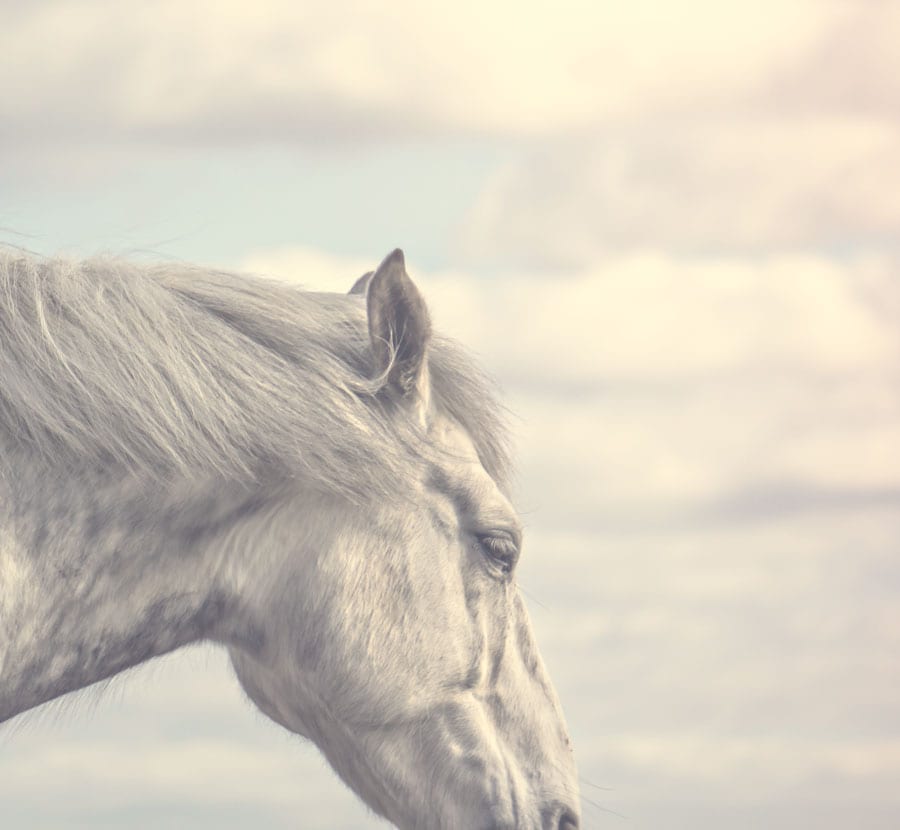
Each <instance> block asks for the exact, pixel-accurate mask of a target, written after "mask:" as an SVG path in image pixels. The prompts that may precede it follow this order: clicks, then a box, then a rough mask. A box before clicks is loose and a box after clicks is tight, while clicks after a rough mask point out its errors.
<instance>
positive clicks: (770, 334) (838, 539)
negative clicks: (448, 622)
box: [0, 0, 900, 830]
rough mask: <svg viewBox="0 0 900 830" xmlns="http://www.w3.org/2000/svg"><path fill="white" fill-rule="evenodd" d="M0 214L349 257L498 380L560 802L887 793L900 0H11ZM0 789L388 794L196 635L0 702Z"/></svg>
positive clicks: (896, 620) (885, 809)
mask: <svg viewBox="0 0 900 830" xmlns="http://www.w3.org/2000/svg"><path fill="white" fill-rule="evenodd" d="M0 19H2V25H0V55H2V58H0V241H2V242H4V243H6V244H11V245H18V246H22V247H26V248H29V249H31V250H35V251H39V252H42V253H47V254H54V253H65V254H70V255H82V254H91V253H97V252H113V253H117V254H122V255H126V256H131V257H137V258H142V259H160V258H166V259H173V258H174V259H184V260H189V261H192V262H199V263H206V264H209V265H215V266H226V267H229V268H234V269H240V270H247V271H252V272H255V273H259V274H266V275H270V276H277V277H281V278H284V279H289V280H292V281H296V282H299V283H301V284H303V285H305V286H307V287H309V288H311V289H323V290H347V289H349V287H350V286H351V285H352V283H353V282H354V280H355V279H356V277H358V276H359V275H360V274H361V273H362V272H363V271H366V270H369V269H371V268H372V267H374V266H375V265H376V264H377V263H378V262H379V261H380V259H381V258H382V257H383V256H384V255H385V254H386V253H387V252H389V251H390V250H392V249H393V248H394V247H398V246H399V247H402V248H403V249H404V250H405V252H406V256H407V264H408V269H409V271H410V273H411V274H412V276H413V277H414V279H415V280H416V281H417V284H418V285H419V287H420V288H421V290H422V292H423V294H424V296H425V297H426V300H427V301H428V303H429V308H430V310H431V313H432V316H433V318H434V321H435V325H436V327H437V328H438V329H440V330H442V331H443V332H445V333H447V334H450V335H453V336H456V337H458V338H459V339H460V340H461V341H463V342H464V343H466V344H467V345H468V346H469V347H470V348H471V349H473V350H474V351H475V352H476V353H477V354H478V355H479V356H480V358H481V360H482V362H483V364H484V366H485V367H486V368H487V369H488V371H489V372H491V373H492V374H493V375H494V376H495V377H496V378H497V381H498V384H499V385H500V387H501V388H502V390H503V394H504V397H505V400H506V401H507V403H508V404H509V406H510V408H511V410H512V411H513V413H514V414H515V418H514V425H515V430H516V439H517V446H518V458H519V475H518V486H517V497H516V502H517V505H518V507H519V509H520V510H521V512H522V515H523V519H524V522H525V525H526V540H527V541H526V546H525V551H524V554H523V558H522V561H521V565H520V574H519V581H520V584H521V585H522V587H523V589H524V590H525V592H526V597H527V602H528V604H529V607H530V611H531V615H532V620H533V623H534V628H535V631H536V635H537V639H538V642H539V644H540V647H541V650H542V653H543V655H544V658H545V661H546V663H547V664H548V667H549V669H550V673H551V675H552V677H553V679H554V682H555V684H556V687H557V690H558V692H559V695H560V697H561V699H562V703H563V707H564V709H565V711H566V714H567V718H568V721H569V725H570V729H571V732H572V735H573V739H574V744H575V748H576V755H577V759H578V761H579V767H580V774H581V777H582V791H583V796H584V797H585V798H584V803H583V805H582V806H583V813H584V825H585V827H586V828H609V830H660V829H661V830H680V828H685V829H686V828H691V830H713V828H716V830H720V828H722V827H727V828H729V830H745V829H746V830H750V828H768V829H769V830H798V828H807V827H816V828H819V830H837V828H841V829H842V830H843V828H846V827H856V828H864V830H881V828H884V830H887V828H895V827H897V826H900V789H898V787H897V782H898V781H900V602H898V598H900V549H898V548H900V544H898V539H900V463H898V461H900V334H898V326H897V320H898V315H900V269H898V265H900V164H898V162H897V159H898V158H900V50H897V48H896V44H897V43H898V42H900V5H898V4H897V3H893V2H889V1H888V0H853V2H850V0H834V1H832V0H814V1H813V0H810V2H805V1H804V0H787V1H785V0H780V2H774V0H758V1H757V2H755V3H753V4H749V3H733V2H721V0H718V1H717V2H713V0H682V2H677V3H676V2H650V0H633V2H630V3H628V4H624V3H609V2H599V0H593V1H592V2H577V1H576V0H555V1H554V2H553V3H550V2H549V1H548V0H532V2H529V3H527V4H523V3H522V2H518V3H512V2H505V0H504V1H503V2H492V1H491V0H488V2H480V3H475V2H470V0H459V2H456V3H453V4H444V3H442V4H437V3H432V2H410V0H397V2H394V3H392V4H390V5H385V4H379V3H375V2H362V0H360V1H359V2H346V0H332V1H331V2H328V3H324V2H319V0H309V2H304V3H300V4H298V3H294V2H276V0H257V1H256V2H254V3H252V4H248V3H238V2H223V1H222V0H220V1H219V2H215V3H213V2H211V1H210V2H206V1H204V0H178V2H166V0H161V2H157V3H154V4H122V3H118V4H115V3H111V2H84V1H82V2H28V3H25V2H22V1H21V0H13V2H10V0H0ZM0 804H2V808H0V818H2V823H3V827H4V828H7V827H8V828H11V830H13V829H14V830H19V828H22V830H57V829H58V828H60V829H61V828H67V829H68V828H105V827H110V828H111V827H124V826H127V827H130V828H135V829H136V830H150V828H153V829H154V830H156V829H157V828H184V827H192V828H194V827H196V828H213V827H215V828H220V829H225V830H227V828H244V827H246V826H248V825H250V824H252V826H254V827H255V828H258V830H270V829H271V830H281V828H294V827H304V828H310V830H325V828H335V829H336V830H343V829H344V828H346V829H347V830H349V828H368V827H372V828H375V827H381V826H385V825H384V824H383V823H382V822H380V821H379V820H377V819H375V818H374V817H372V816H371V815H369V814H368V813H367V811H366V810H365V808H364V807H362V806H361V805H360V804H359V803H358V802H357V800H356V798H355V796H353V795H352V793H351V792H350V791H349V790H347V789H346V788H345V787H344V786H343V785H342V784H341V783H340V782H339V781H338V780H337V779H336V777H335V776H334V775H333V774H332V773H331V772H330V770H329V769H328V768H327V766H326V765H325V763H324V761H322V760H321V759H320V758H319V756H318V754H317V753H316V751H315V750H314V748H313V747H312V746H310V745H309V744H305V743H303V742H302V741H301V740H300V739H299V738H297V737H295V736H291V735H289V734H288V733H287V732H285V731H284V730H281V729H280V728H279V727H277V726H275V725H274V724H271V723H270V722H268V721H267V720H266V719H265V718H264V717H263V716H262V715H261V714H259V713H257V712H255V711H254V710H253V709H252V707H251V705H250V704H249V703H247V702H246V701H245V700H244V699H243V698H242V695H241V693H240V692H239V690H238V688H237V684H236V682H235V681H234V679H233V677H232V676H231V674H230V670H229V668H228V666H227V661H226V659H225V657H224V655H222V654H221V653H219V652H217V651H216V650H214V649H213V648H211V647H208V646H203V647H197V648H193V649H188V650H186V651H184V652H182V653H180V654H177V655H174V656H172V657H169V658H165V659H163V660H159V661H156V662H155V663H153V664H151V665H150V666H148V667H146V668H142V669H139V670H136V671H134V672H131V673H130V674H129V675H128V676H127V677H126V678H124V679H119V680H116V681H115V682H114V683H112V684H111V685H110V686H109V687H108V688H107V689H106V691H105V692H104V693H103V694H102V695H100V694H98V693H96V692H95V691H93V690H91V691H89V692H86V693H83V694H80V695H76V696H72V697H71V698H70V699H66V700H64V701H62V702H60V703H58V704H52V705H50V706H48V707H43V708H42V709H40V710H38V711H36V712H35V713H32V714H29V715H26V716H25V717H23V718H20V719H18V720H17V721H16V722H14V723H12V724H11V725H9V726H7V727H5V728H4V730H3V731H2V733H0Z"/></svg>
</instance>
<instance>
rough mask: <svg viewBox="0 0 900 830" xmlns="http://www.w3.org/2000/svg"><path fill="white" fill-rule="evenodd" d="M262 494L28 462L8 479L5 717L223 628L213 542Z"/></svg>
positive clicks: (3, 534) (0, 584) (0, 564)
mask: <svg viewBox="0 0 900 830" xmlns="http://www.w3.org/2000/svg"><path fill="white" fill-rule="evenodd" d="M254 503H255V502H254V499H253V498H252V497H250V496H249V495H248V494H247V493H242V494H239V495H236V494H235V493H234V492H232V493H231V494H230V495H229V496H226V495H224V494H221V493H211V492H207V494H206V495H205V496H204V497H199V496H198V495H197V492H196V490H195V491H194V492H193V493H192V494H191V493H189V492H187V491H186V492H185V493H181V494H178V493H172V492H169V493H167V494H166V495H165V496H162V495H160V494H159V493H157V494H155V495H154V494H151V493H150V492H149V491H148V490H147V489H143V490H141V489H139V488H138V487H137V485H136V484H135V483H134V482H133V481H131V482H129V481H127V480H125V481H119V482H116V483H114V482H109V481H107V482H105V483H104V482H102V481H100V480H98V479H95V480H94V481H90V482H89V481H85V480H81V479H76V478H70V479H65V480H62V481H60V480H56V481H54V480H52V479H51V478H49V477H48V476H46V475H41V474H37V473H34V472H33V471H28V470H26V471H25V474H24V475H22V476H21V477H19V476H17V478H16V480H15V481H14V482H11V481H7V482H0V721H3V720H6V719H7V718H10V717H12V716H13V715H16V714H18V713H19V712H22V711H25V710H26V709H30V708H32V707H33V706H37V705H38V704H40V703H43V702H44V701H47V700H50V699H52V698H55V697H58V696H59V695H62V694H65V693H66V692H70V691H73V690H75V689H80V688H84V687H86V686H88V685H90V684H92V683H95V682H97V681H99V680H103V679H105V678H108V677H111V676H112V675H114V674H117V673H118V672H120V671H123V670H124V669H127V668H130V667H131V666H134V665H137V664H138V663H141V662H143V661H145V660H148V659H150V658H152V657H155V656H157V655H160V654H164V653H166V652H169V651H172V650H173V649H176V648H178V647H180V646H182V645H186V644H187V643H190V642H193V641H196V640H198V639H202V638H204V637H214V636H217V634H218V632H217V631H216V627H217V626H218V625H220V624H221V621H222V619H223V618H224V617H225V616H227V612H228V609H227V608H226V606H227V604H228V601H229V600H228V592H227V591H226V590H225V589H224V588H223V586H222V585H221V583H217V579H216V576H215V575H216V574H217V573H218V572H219V571H220V570H221V569H220V567H219V566H220V564H221V557H222V555H223V554H222V550H221V548H222V545H221V544H216V543H217V542H220V541H221V539H220V538H219V537H220V536H221V533H222V532H223V531H225V530H227V529H228V526H229V519H231V520H232V522H233V521H235V520H236V519H235V516H234V514H235V511H237V513H238V516H237V519H239V518H240V517H241V515H245V513H246V511H247V510H248V509H251V508H248V506H247V505H248V504H250V505H251V506H252V505H253V504H254ZM241 511H244V513H242V512H241Z"/></svg>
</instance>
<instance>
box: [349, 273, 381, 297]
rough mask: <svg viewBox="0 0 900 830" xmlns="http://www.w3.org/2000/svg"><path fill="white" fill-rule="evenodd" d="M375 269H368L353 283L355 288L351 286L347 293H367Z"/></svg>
mask: <svg viewBox="0 0 900 830" xmlns="http://www.w3.org/2000/svg"><path fill="white" fill-rule="evenodd" d="M374 273H375V272H374V271H367V272H366V273H365V274H363V275H362V276H361V277H360V278H359V279H358V280H357V281H356V282H355V283H353V288H351V289H350V290H349V291H348V292H347V293H348V294H365V293H366V288H367V287H368V285H369V280H370V279H372V275H373V274H374Z"/></svg>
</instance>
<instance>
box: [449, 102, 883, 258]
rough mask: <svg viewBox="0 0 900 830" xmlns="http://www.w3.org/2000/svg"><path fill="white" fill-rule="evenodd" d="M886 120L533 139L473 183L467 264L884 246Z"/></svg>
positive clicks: (739, 120) (725, 123) (674, 123)
mask: <svg viewBox="0 0 900 830" xmlns="http://www.w3.org/2000/svg"><path fill="white" fill-rule="evenodd" d="M898 155H900V122H898V121H896V120H895V119H887V118H882V119H880V120H874V119H872V118H868V117H866V118H844V117H838V116H827V117H812V118H810V117H804V118H800V117H779V118H774V119H761V118H759V117H756V116H753V117H746V116H745V117H728V118H724V119H723V118H712V119H709V118H707V119H700V120H695V119H689V120H680V119H673V120H671V121H670V122H669V123H666V122H659V123H656V124H649V125H642V127H641V128H640V129H637V130H624V131H616V130H608V129H603V130H600V131H597V132H592V133H590V134H588V135H584V134H582V135H579V136H578V137H574V138H571V139H564V140H556V141H550V142H547V144H546V145H545V146H544V147H543V148H542V149H540V150H537V151H534V152H532V153H529V154H527V155H526V156H525V157H523V158H521V159H520V160H519V161H517V162H510V163H509V164H508V165H507V166H506V167H505V168H504V169H502V170H500V171H499V172H497V173H496V174H495V175H494V176H493V178H492V179H491V180H489V181H488V182H487V184H486V185H485V187H484V190H483V191H482V193H481V195H480V197H479V199H478V200H477V202H476V203H475V204H474V205H473V207H472V209H471V211H470V215H469V217H468V219H467V221H466V223H465V226H464V228H463V230H462V232H461V245H462V247H463V249H464V250H465V251H466V252H467V254H468V255H469V256H470V257H474V258H494V259H497V260H499V261H501V262H507V261H510V260H512V261H513V262H519V263H525V264H534V263H537V264H541V263H549V264H551V265H554V264H564V265H568V266H572V265H582V264H584V263H585V262H590V261H591V259H593V258H595V257H596V256H597V255H603V254H607V255H608V254H610V253H613V254H615V253H616V252H619V251H622V250H626V251H630V250H635V249H637V250H640V249H641V248H644V247H646V246H647V245H652V246H654V247H661V248H664V249H666V250H668V251H678V252H682V253H692V252H713V253H716V252H723V251H732V250H737V251H740V252H749V253H751V254H755V255H759V254H766V253H770V252H771V251H772V250H773V249H776V250H779V249H780V250H785V249H787V250H791V249H797V248H801V249H803V248H806V249H823V248H824V249H826V250H832V249H835V248H838V249H839V248H844V247H846V246H847V245H854V246H859V245H867V246H873V245H880V244H884V243H885V242H888V241H893V242H894V243H896V230H897V228H898V227H900V196H898V194H900V168H898V165H896V164H894V163H893V160H894V159H896V158H897V157H898Z"/></svg>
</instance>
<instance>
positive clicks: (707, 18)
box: [0, 0, 844, 141]
mask: <svg viewBox="0 0 900 830" xmlns="http://www.w3.org/2000/svg"><path fill="white" fill-rule="evenodd" d="M843 19H844V14H843V13H842V11H841V6H840V4H838V3H822V2H813V1H812V0H800V1H799V2H794V3H791V4H789V5H785V4H779V3H775V2H774V0H767V2H763V3H757V4H754V5H748V4H743V5H741V6H734V5H728V6H726V5H723V4H721V3H716V2H712V1H711V0H691V2H689V3H682V4H680V5H679V6H678V7H677V8H676V7H673V6H672V5H671V4H670V3H667V2H664V1H663V0H655V1H654V2H650V1H648V0H642V2H636V3H629V4H621V3H603V4H597V3H591V2H586V1H585V0H566V2H564V3H558V2H557V3H550V2H545V1H544V0H542V2H538V3H528V4H522V3H513V2H511V0H498V2H492V3H488V4H484V3H475V2H472V1H471V0H466V2H461V3H455V4H453V5H452V6H447V5H446V4H437V3H413V2H408V1H407V2H402V3H399V4H393V5H392V6H391V8H390V10H389V11H388V10H386V9H385V8H384V7H382V6H376V5H373V4H371V3H368V2H364V0H349V1H347V2H341V3H337V4H335V3H327V4H326V3H314V4H313V3H303V4H296V3H290V2H287V1H286V0H263V2H258V3H255V4H253V5H252V7H251V6H247V5H246V4H243V3H239V2H236V1H235V0H231V1H230V2H224V3H222V2H218V3H212V2H209V0H189V2H185V1H184V0H179V1H178V2H174V1H170V2H161V3H155V4H154V5H153V6H152V7H144V8H143V9H134V8H132V7H125V6H116V5H110V4H108V3H101V2H62V1H58V2H53V3H44V4H39V5H26V4H21V5H20V6H19V7H18V8H17V9H16V10H15V12H14V13H11V14H8V15H6V17H5V19H4V24H5V25H4V27H3V30H2V32H0V50H2V52H3V54H4V65H5V71H4V73H3V77H2V78H0V111H2V112H3V113H4V125H5V127H6V129H7V130H11V131H14V133H15V132H18V133H19V134H28V135H31V136H33V137H39V136H42V137H44V138H49V137H51V136H52V135H53V134H54V133H61V134H64V135H67V136H73V135H74V136H78V135H79V134H84V133H88V134H90V133H98V132H99V133H101V134H104V135H119V136H121V137H123V138H127V137H128V136H130V135H134V134H147V135H159V136H168V137H170V138H172V139H174V140H184V139H186V138H188V139H189V138H190V137H191V136H194V135H197V134H204V135H206V136H208V137H212V138H213V139H216V140H228V139H229V138H230V137H231V138H233V137H240V138H241V139H243V140H257V139H259V138H264V139H270V138H273V137H274V138H284V137H289V138H292V139H298V140H301V141H310V140H311V141H316V140H317V139H318V138H319V137H321V136H323V135H326V136H336V135H337V136H347V135H348V133H351V132H352V133H353V134H354V135H356V136H357V137H359V135H360V134H367V133H369V134H375V135H381V136H388V137H397V136H401V135H403V134H404V133H407V132H412V133H429V132H434V131H445V132H447V133H449V134H453V133H458V132H468V133H474V134H484V133H499V134H522V133H524V134H546V133H558V132H560V131H564V130H567V129H578V128H581V127H584V126H586V125H589V124H591V123H596V122H598V121H601V120H604V119H609V118H612V117H626V118H631V117H635V116H637V115H640V114H641V113H644V112H646V111H647V110H648V109H649V110H664V111H671V110H673V109H680V108H683V107H685V106H688V107H693V108H698V107H699V108H705V107H708V106H710V104H714V103H721V102H723V101H732V100H734V99H735V97H744V98H746V97H747V96H749V95H750V94H751V93H752V92H753V91H754V90H756V89H758V88H759V87H760V84H761V83H762V82H764V81H765V80H766V79H767V78H768V77H769V75H771V74H772V73H773V72H776V71H777V70H779V69H780V68H781V67H783V66H784V65H786V64H788V65H789V64H790V63H792V62H793V61H794V59H795V57H796V56H797V55H798V53H799V54H801V55H802V54H806V53H807V52H810V51H811V50H813V48H814V47H815V46H816V45H817V44H819V43H820V42H822V40H823V38H824V37H825V35H826V34H827V33H828V32H830V31H831V30H832V28H833V27H834V26H835V25H836V24H838V23H839V22H841V21H842V20H843Z"/></svg>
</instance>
